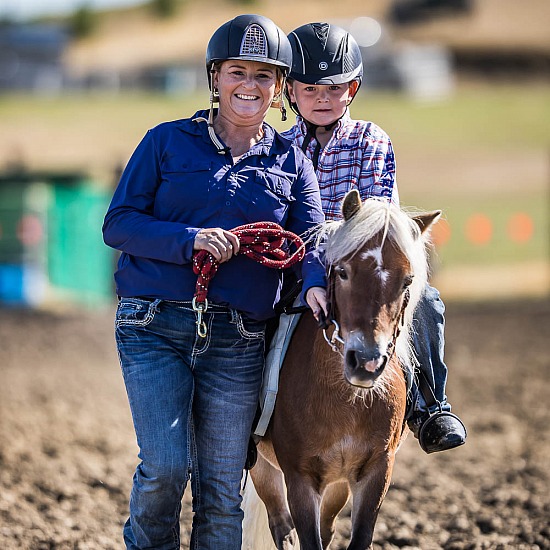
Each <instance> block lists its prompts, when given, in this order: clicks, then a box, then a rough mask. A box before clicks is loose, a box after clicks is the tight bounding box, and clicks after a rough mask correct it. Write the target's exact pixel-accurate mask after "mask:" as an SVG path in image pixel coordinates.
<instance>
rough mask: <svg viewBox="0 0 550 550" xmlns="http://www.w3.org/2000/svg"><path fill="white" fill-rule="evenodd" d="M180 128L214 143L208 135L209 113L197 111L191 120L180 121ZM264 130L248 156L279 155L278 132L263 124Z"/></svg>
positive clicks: (215, 111)
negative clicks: (275, 146)
mask: <svg viewBox="0 0 550 550" xmlns="http://www.w3.org/2000/svg"><path fill="white" fill-rule="evenodd" d="M216 113H217V109H215V110H214V116H215V115H216ZM179 127H180V129H181V130H182V131H184V132H187V133H189V134H192V135H200V136H202V138H203V139H204V140H205V141H206V142H207V143H212V141H211V139H210V136H209V135H208V111H207V110H201V111H197V112H196V113H195V114H194V115H193V116H192V117H191V118H187V119H184V120H180V121H179ZM262 129H263V131H264V135H263V138H262V139H261V140H260V141H259V142H258V143H256V144H255V145H253V146H252V147H251V148H250V151H248V152H247V153H246V154H247V155H252V154H254V155H270V154H273V153H274V154H278V150H274V149H273V148H274V145H275V142H276V140H275V137H276V135H277V134H276V132H275V129H274V128H273V127H272V126H271V125H270V124H268V123H267V122H265V121H264V122H263V124H262Z"/></svg>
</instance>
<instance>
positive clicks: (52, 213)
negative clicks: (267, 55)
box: [0, 0, 550, 550]
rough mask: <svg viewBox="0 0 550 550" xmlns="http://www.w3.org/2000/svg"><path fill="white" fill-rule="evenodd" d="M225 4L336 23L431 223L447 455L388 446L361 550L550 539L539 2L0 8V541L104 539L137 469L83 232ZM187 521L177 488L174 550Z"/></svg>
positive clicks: (549, 92)
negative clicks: (458, 421) (456, 423)
mask: <svg viewBox="0 0 550 550" xmlns="http://www.w3.org/2000/svg"><path fill="white" fill-rule="evenodd" d="M241 13H260V14H263V15H266V16H268V17H270V18H272V19H273V20H274V21H275V22H276V23H277V24H278V25H279V26H280V27H281V28H282V29H283V30H284V31H287V32H289V31H291V30H292V29H294V28H296V27H298V26H299V25H302V24H304V23H306V22H312V21H323V20H324V21H328V22H333V23H336V24H338V25H341V26H343V27H346V28H347V29H349V31H350V32H351V33H352V34H353V35H354V36H355V37H356V39H357V41H358V42H359V44H360V46H361V48H362V53H363V56H364V64H365V78H364V82H363V85H362V87H361V89H360V91H359V94H358V96H357V97H356V99H355V100H354V102H353V104H352V115H353V116H354V118H362V119H366V120H372V121H374V122H375V123H377V124H378V125H380V126H381V127H382V128H383V129H384V130H386V132H388V134H389V135H390V136H391V138H392V141H393V143H394V146H395V150H396V158H397V174H398V182H399V189H400V195H401V199H402V203H403V205H405V206H408V207H411V208H414V209H416V210H419V209H422V210H426V209H435V208H438V209H441V210H443V219H442V220H441V221H440V222H439V223H438V224H437V225H436V226H435V229H434V233H433V237H434V241H435V249H434V253H433V284H434V285H435V286H436V287H437V288H439V290H440V291H441V293H442V296H443V299H444V301H445V302H446V304H447V315H446V319H447V329H446V348H445V349H446V360H447V364H448V365H449V383H448V386H447V393H448V395H449V401H450V402H451V403H452V406H453V411H455V412H457V413H458V414H459V415H460V417H461V418H462V419H463V420H464V421H465V423H466V425H467V427H468V441H467V444H466V445H464V446H463V447H460V448H459V449H457V450H453V451H452V452H449V453H437V454H436V455H425V454H424V453H423V452H422V451H421V450H420V448H419V446H418V444H417V442H416V440H415V439H414V438H413V437H412V436H410V435H409V437H408V439H407V440H406V441H405V442H404V443H403V445H402V447H401V449H400V451H399V453H398V458H397V465H396V468H395V470H394V475H393V478H392V485H391V488H390V491H389V493H388V496H387V497H386V500H385V502H384V505H383V507H382V509H381V513H380V516H379V520H378V524H377V528H376V532H375V543H374V548H375V549H376V550H395V549H397V548H408V549H415V550H419V549H421V550H439V549H442V548H444V549H445V550H492V549H494V550H502V549H508V548H514V549H517V550H540V549H543V548H544V549H547V548H550V527H549V525H548V517H549V515H550V495H549V492H548V487H549V486H550V470H549V469H548V456H549V454H550V409H549V408H548V405H547V403H548V395H549V393H550V378H549V376H548V373H549V371H550V348H549V339H548V327H549V326H550V261H549V249H550V242H549V241H550V231H549V229H550V227H549V224H550V32H549V25H548V22H549V21H550V2H549V1H548V0H522V1H521V2H519V1H517V0H361V1H359V0H338V1H334V0H299V1H296V0H210V1H208V2H204V1H200V0H149V1H141V2H137V1H133V0H0V548H2V549H3V550H117V549H119V548H121V547H122V541H121V530H122V525H123V524H124V522H125V520H126V517H127V514H128V496H129V491H130V487H131V479H132V473H133V471H134V469H135V466H136V464H137V462H138V458H137V446H136V443H135V436H134V431H133V427H132V420H131V416H130V411H129V407H128V403H127V399H126V396H125V389H124V384H123V381H122V376H121V374H120V369H119V367H118V361H117V356H116V349H115V342H114V337H113V317H114V310H115V308H116V301H115V296H114V285H113V270H114V266H115V261H116V254H115V253H114V252H113V251H112V250H111V249H109V248H107V247H106V246H105V245H104V244H103V240H102V235H101V225H102V222H103V217H104V215H105V212H106V209H107V206H108V204H109V201H110V198H111V195H112V193H113V189H114V186H115V185H116V183H117V180H118V178H119V176H120V173H121V170H122V169H123V167H124V165H125V163H126V162H127V160H128V158H129V157H130V155H131V153H132V152H133V150H134V149H135V147H136V145H137V144H138V142H139V141H140V139H141V138H142V137H143V135H144V134H145V132H146V131H147V129H148V128H150V127H153V126H155V125H156V124H158V123H160V122H161V121H165V120H173V119H177V118H183V117H188V116H190V115H192V114H193V113H194V112H195V111H196V110H197V109H201V108H206V107H208V96H209V94H208V87H207V83H206V74H205V67H204V56H205V50H206V44H207V42H208V40H209V38H210V36H211V35H212V33H213V32H214V31H215V29H217V28H218V27H219V26H220V25H221V24H223V23H224V22H225V21H227V20H229V19H231V18H233V17H235V16H236V15H238V14H241ZM272 111H273V112H272V113H270V115H269V121H270V122H271V123H272V124H273V125H275V126H276V127H277V128H278V129H281V130H282V129H285V128H288V127H290V125H291V124H292V120H289V121H287V122H285V123H282V122H281V121H280V118H279V116H278V112H276V111H275V110H272ZM191 516H192V511H191V504H190V495H189V491H188V492H187V493H186V495H185V497H184V503H183V507H182V519H181V528H182V545H183V547H188V544H189V533H190V525H191ZM350 525H351V523H350V512H349V508H348V509H347V511H344V513H343V514H342V518H341V519H340V520H339V523H338V529H337V533H336V535H335V541H334V544H333V545H332V546H331V548H333V549H334V550H340V549H343V548H345V547H346V545H347V544H348V542H349V535H350Z"/></svg>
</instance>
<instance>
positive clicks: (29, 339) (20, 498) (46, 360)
mask: <svg viewBox="0 0 550 550" xmlns="http://www.w3.org/2000/svg"><path fill="white" fill-rule="evenodd" d="M447 319H448V320H447V323H448V324H447V360H448V363H449V365H450V367H451V377H450V381H449V386H448V393H449V397H450V399H451V402H452V403H453V405H454V407H455V410H456V411H457V412H459V413H460V415H461V416H462V417H463V419H464V420H465V422H466V423H467V425H468V428H469V433H470V435H469V440H468V443H467V445H466V446H464V447H462V448H460V449H457V450H455V451H452V452H448V453H440V454H439V455H430V456H428V455H425V454H423V453H422V451H421V450H420V448H419V447H418V445H417V443H416V441H415V440H414V439H413V438H412V437H411V436H409V438H408V440H407V441H406V442H405V444H404V446H403V448H402V449H401V450H400V451H399V454H398V459H397V465H396V468H395V472H394V478H393V484H392V487H391V489H390V492H389V494H388V496H387V498H386V501H385V502H384V505H383V507H382V511H381V514H380V517H379V521H378V525H377V531H376V534H375V548H378V549H380V548H384V549H392V548H408V549H409V550H410V549H413V548H419V549H422V550H431V549H438V548H445V549H446V550H459V549H489V548H491V549H509V548H513V549H535V548H541V549H542V548H550V527H549V521H548V518H549V517H550V491H549V488H550V485H549V478H550V470H549V468H548V456H549V455H550V410H549V408H548V404H547V396H548V394H549V390H550V381H549V379H548V373H549V372H550V369H549V367H550V344H549V340H548V326H550V301H549V300H545V301H543V302H540V301H539V302H529V303H525V304H519V303H500V304H478V305H460V304H448V315H447ZM0 342H1V346H0V466H1V467H0V548H2V549H3V550H16V549H17V550H22V549H32V550H46V549H50V550H51V549H73V550H74V549H78V550H85V549H90V550H108V549H115V548H122V543H121V538H120V532H121V526H122V524H123V522H124V520H125V517H126V509H127V494H128V492H129V489H130V483H131V477H132V472H133V469H134V467H135V464H136V460H137V459H136V452H137V449H136V446H135V443H134V435H133V430H132V426H131V420H130V415H129V411H128V406H127V403H126V398H125V394H124V388H123V384H122V380H121V376H120V372H119V367H118V363H117V359H116V353H115V348H114V342H113V338H112V312H111V311H108V312H103V313H94V314H86V315H84V316H77V315H75V314H64V315H53V314H50V313H48V314H47V313H30V312H22V311H10V310H0ZM189 513H190V512H189V506H188V499H187V497H186V505H185V506H184V516H185V517H184V519H183V521H182V528H183V535H184V536H183V540H184V543H186V542H187V536H186V529H187V525H188V522H187V521H186V520H187V519H188V517H189ZM348 527H349V518H345V517H344V518H343V519H342V520H341V523H340V529H339V532H338V535H337V538H336V540H335V542H334V544H333V548H345V541H346V534H347V532H348ZM184 547H185V544H184Z"/></svg>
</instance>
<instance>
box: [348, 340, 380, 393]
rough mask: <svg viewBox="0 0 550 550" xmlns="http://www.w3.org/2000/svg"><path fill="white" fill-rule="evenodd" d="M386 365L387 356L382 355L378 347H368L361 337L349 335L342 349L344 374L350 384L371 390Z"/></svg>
mask: <svg viewBox="0 0 550 550" xmlns="http://www.w3.org/2000/svg"><path fill="white" fill-rule="evenodd" d="M386 363H387V355H382V354H381V353H380V350H379V348H378V346H376V345H374V346H368V345H367V344H366V343H365V339H364V337H363V335H361V334H359V333H353V332H352V333H350V335H349V338H348V339H347V341H346V345H345V347H344V374H345V377H346V380H347V381H348V382H349V383H350V384H352V385H354V386H360V387H363V388H372V387H373V386H374V383H375V381H376V379H377V378H378V377H379V376H380V375H381V374H382V372H383V371H384V368H385V366H386Z"/></svg>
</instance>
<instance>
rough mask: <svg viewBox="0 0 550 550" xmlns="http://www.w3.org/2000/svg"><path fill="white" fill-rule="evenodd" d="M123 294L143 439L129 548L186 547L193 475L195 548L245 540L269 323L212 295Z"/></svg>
mask: <svg viewBox="0 0 550 550" xmlns="http://www.w3.org/2000/svg"><path fill="white" fill-rule="evenodd" d="M204 320H205V322H206V325H207V327H208V334H207V336H206V338H201V337H199V336H198V335H197V327H196V324H195V321H196V318H195V313H194V312H193V310H192V308H191V305H190V304H189V303H185V302H179V303H178V302H168V301H161V300H147V299H137V298H122V299H121V300H120V302H119V305H118V310H117V314H116V331H115V332H116V342H117V348H118V353H119V359H120V364H121V367H122V373H123V376H124V382H125V384H126V391H127V394H128V400H129V403H130V409H131V412H132V418H133V421H134V428H135V432H136V436H137V443H138V446H139V458H140V459H141V462H140V464H139V465H138V467H137V469H136V471H135V474H134V480H133V487H132V492H131V496H130V517H129V519H128V521H127V522H126V525H125V526H124V541H125V543H126V547H127V548H128V549H132V550H137V549H144V548H155V549H157V550H160V549H162V550H167V549H170V550H172V549H177V548H179V547H180V532H179V516H180V509H181V499H182V496H183V492H184V490H185V488H186V485H187V482H188V480H189V478H190V476H191V479H192V493H193V511H194V517H193V526H192V533H191V548H192V549H216V550H218V549H220V548H223V549H225V550H238V549H240V548H241V524H242V517H243V513H242V511H241V507H240V504H241V496H240V483H241V478H242V473H243V468H244V464H245V460H246V453H247V446H248V441H249V437H250V433H251V428H252V422H253V419H254V414H255V412H256V408H257V406H258V398H259V397H258V396H259V391H260V386H261V381H262V372H263V366H264V330H265V323H263V322H259V321H253V320H250V319H247V318H245V317H243V316H242V315H241V314H240V313H239V312H237V311H235V310H230V309H227V308H223V307H219V306H214V305H209V308H208V310H207V311H206V313H204Z"/></svg>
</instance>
